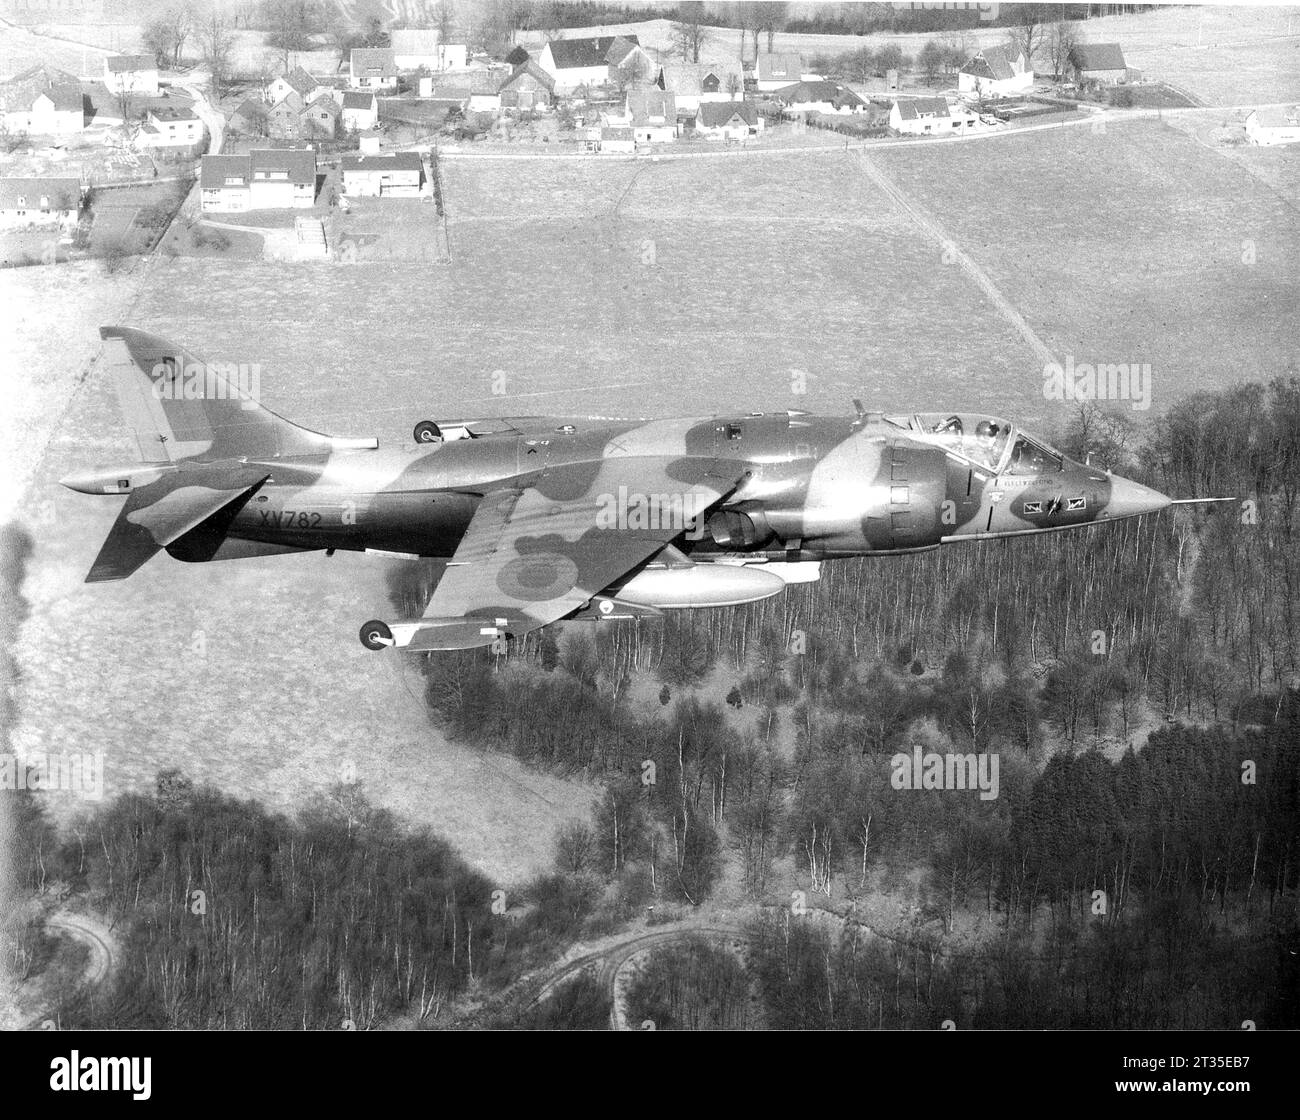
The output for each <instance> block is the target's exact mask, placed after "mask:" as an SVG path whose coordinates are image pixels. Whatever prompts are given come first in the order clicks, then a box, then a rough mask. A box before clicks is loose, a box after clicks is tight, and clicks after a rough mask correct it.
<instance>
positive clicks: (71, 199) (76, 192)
mask: <svg viewBox="0 0 1300 1120" xmlns="http://www.w3.org/2000/svg"><path fill="white" fill-rule="evenodd" d="M81 194H82V191H81V180H80V179H74V178H61V177H60V178H54V177H41V178H13V179H9V178H0V228H5V229H23V228H25V227H27V226H71V225H74V224H75V223H76V221H77V215H78V213H79V212H80V210H81Z"/></svg>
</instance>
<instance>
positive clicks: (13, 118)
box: [0, 66, 87, 136]
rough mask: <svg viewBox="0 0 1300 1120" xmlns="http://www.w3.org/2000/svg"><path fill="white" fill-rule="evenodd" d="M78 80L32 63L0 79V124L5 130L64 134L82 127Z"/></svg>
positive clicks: (82, 97) (83, 110)
mask: <svg viewBox="0 0 1300 1120" xmlns="http://www.w3.org/2000/svg"><path fill="white" fill-rule="evenodd" d="M86 111H87V104H86V97H85V95H84V94H83V93H82V90H81V83H80V82H79V81H78V80H77V79H76V78H75V77H74V76H73V75H71V74H69V73H66V72H65V71H63V70H55V69H54V68H53V67H49V66H33V67H31V68H30V69H27V70H24V71H23V72H22V73H21V74H19V75H17V76H16V77H14V78H11V79H10V80H9V81H7V82H0V123H3V125H4V127H5V128H6V129H8V131H9V132H11V133H15V132H27V133H34V134H37V135H42V136H43V135H56V136H64V135H67V134H68V133H70V132H80V131H81V130H82V129H83V128H85V127H86Z"/></svg>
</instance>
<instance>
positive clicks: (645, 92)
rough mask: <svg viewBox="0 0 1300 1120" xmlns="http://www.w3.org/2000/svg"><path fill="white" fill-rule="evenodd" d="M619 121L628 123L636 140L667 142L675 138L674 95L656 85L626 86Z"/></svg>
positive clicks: (639, 141) (649, 142) (675, 114)
mask: <svg viewBox="0 0 1300 1120" xmlns="http://www.w3.org/2000/svg"><path fill="white" fill-rule="evenodd" d="M622 121H623V122H626V123H627V124H628V125H630V126H631V128H632V138H633V139H634V140H635V141H636V142H637V143H638V144H667V143H671V142H672V141H673V140H676V139H677V99H676V97H674V96H673V94H671V93H668V92H666V91H665V90H662V89H659V88H658V87H657V86H651V87H650V88H649V89H630V90H628V91H627V97H626V99H625V102H624V109H623V116H622Z"/></svg>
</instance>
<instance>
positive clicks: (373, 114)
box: [343, 90, 379, 132]
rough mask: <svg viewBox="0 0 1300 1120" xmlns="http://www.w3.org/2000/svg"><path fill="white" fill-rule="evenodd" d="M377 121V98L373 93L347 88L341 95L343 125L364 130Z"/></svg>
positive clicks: (371, 126)
mask: <svg viewBox="0 0 1300 1120" xmlns="http://www.w3.org/2000/svg"><path fill="white" fill-rule="evenodd" d="M378 121H379V100H378V98H376V97H375V95H374V94H373V93H364V92H362V91H361V90H348V91H347V93H345V94H344V95H343V127H344V128H348V129H353V130H355V131H357V132H364V131H365V130H366V129H369V128H374V127H375V125H376V124H377V123H378Z"/></svg>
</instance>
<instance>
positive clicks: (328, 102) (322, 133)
mask: <svg viewBox="0 0 1300 1120" xmlns="http://www.w3.org/2000/svg"><path fill="white" fill-rule="evenodd" d="M342 115H343V110H342V108H341V107H340V105H339V103H338V102H337V101H335V100H334V98H333V97H332V96H331V95H330V94H329V93H328V92H325V93H321V94H318V95H317V96H316V97H315V98H313V99H312V100H311V101H310V102H309V103H308V104H307V105H304V106H303V110H302V134H303V135H304V136H306V137H308V138H309V139H316V138H319V139H322V140H332V139H333V138H334V136H335V134H336V133H337V132H338V129H339V120H340V118H341V117H342Z"/></svg>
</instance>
